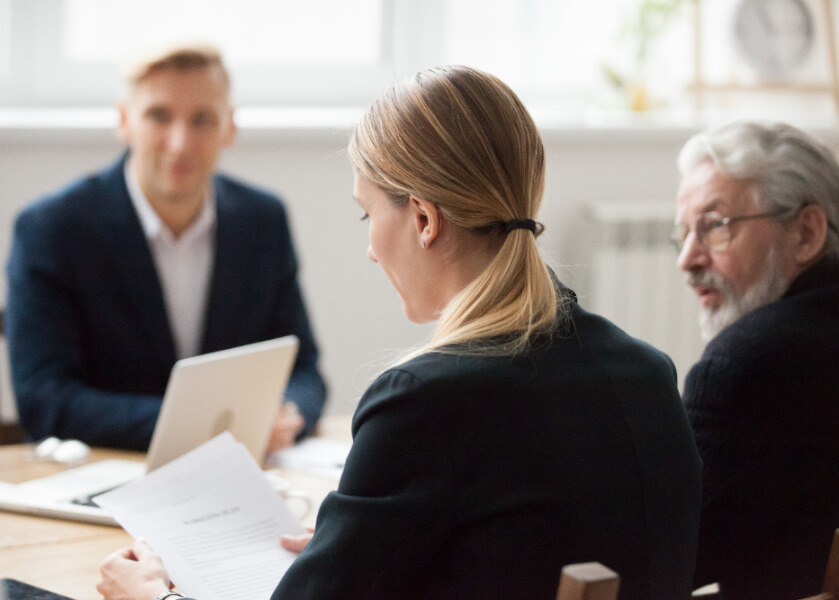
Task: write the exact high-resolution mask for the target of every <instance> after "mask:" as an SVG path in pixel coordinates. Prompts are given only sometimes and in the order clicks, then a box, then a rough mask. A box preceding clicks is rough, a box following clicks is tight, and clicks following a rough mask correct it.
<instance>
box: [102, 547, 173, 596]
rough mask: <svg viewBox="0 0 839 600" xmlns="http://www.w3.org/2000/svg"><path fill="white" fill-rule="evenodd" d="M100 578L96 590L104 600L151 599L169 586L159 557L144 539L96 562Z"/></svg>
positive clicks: (166, 574) (170, 586)
mask: <svg viewBox="0 0 839 600" xmlns="http://www.w3.org/2000/svg"><path fill="white" fill-rule="evenodd" d="M99 572H100V573H101V574H102V581H100V582H99V583H97V584H96V589H97V590H98V591H99V593H100V594H102V595H103V596H104V597H105V600H151V599H152V598H154V597H155V596H157V595H158V594H160V592H163V591H164V590H168V589H172V584H171V582H170V581H169V574H168V573H167V572H166V568H165V567H164V566H163V561H161V560H160V557H159V556H158V555H157V554H155V553H154V552H152V549H151V548H150V547H149V545H148V544H146V543H145V542H144V541H141V540H137V541H135V542H134V545H133V546H132V547H130V548H122V549H120V550H117V551H116V552H113V553H112V554H109V555H108V556H107V557H106V558H105V560H103V561H102V563H101V564H100V565H99Z"/></svg>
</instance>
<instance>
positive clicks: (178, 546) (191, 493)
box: [96, 432, 306, 600]
mask: <svg viewBox="0 0 839 600" xmlns="http://www.w3.org/2000/svg"><path fill="white" fill-rule="evenodd" d="M96 503H97V504H99V505H100V506H102V507H103V508H105V509H106V510H108V511H109V512H110V513H111V514H112V515H113V516H114V518H115V519H116V520H117V521H118V522H119V524H120V525H122V526H123V527H124V528H125V530H126V531H128V533H130V534H131V535H132V536H133V537H135V538H138V537H142V538H144V539H145V540H146V541H147V542H148V544H149V545H150V546H151V547H152V549H153V550H154V551H155V552H156V553H157V554H159V555H160V556H161V558H162V559H163V563H164V565H165V566H166V569H167V570H168V571H169V577H170V578H171V579H172V581H174V582H175V584H176V585H177V586H178V588H179V589H180V590H181V591H182V592H183V593H185V594H187V595H189V596H193V597H195V598H201V600H228V599H229V600H250V599H251V598H252V599H254V600H265V598H268V597H270V595H271V592H273V590H274V588H275V587H276V585H277V583H279V581H280V578H281V577H282V576H283V574H284V573H285V571H286V570H287V569H288V567H289V566H290V565H291V563H292V562H293V561H294V558H295V557H296V556H297V555H296V554H294V553H291V552H288V551H287V550H285V549H283V548H282V547H280V545H279V537H280V535H281V534H285V533H287V534H292V535H298V534H301V533H305V531H306V530H305V528H304V527H303V525H302V524H301V523H300V521H299V520H298V519H297V517H295V516H294V514H293V513H292V512H291V511H290V510H289V508H288V507H287V506H286V504H285V502H284V501H283V500H282V498H280V496H279V494H277V493H276V492H275V491H274V490H273V489H272V488H271V486H270V484H269V483H268V481H267V480H266V478H265V477H264V475H263V473H262V470H261V469H260V468H259V465H257V464H256V462H255V461H254V460H253V458H252V457H251V455H250V454H249V453H248V451H247V450H246V449H245V447H244V446H243V445H242V444H239V443H238V442H236V441H235V440H234V439H233V436H231V435H230V434H229V433H227V432H225V433H222V434H221V435H219V436H217V437H215V438H213V439H212V440H210V441H209V442H207V443H205V444H203V445H201V446H199V447H198V448H196V449H195V450H193V451H191V452H189V453H187V454H185V455H183V456H181V457H180V458H178V459H175V460H173V461H172V462H170V463H168V464H166V465H165V466H163V467H160V468H159V469H157V470H155V471H154V472H152V473H150V474H148V475H146V476H145V477H144V478H142V479H140V480H138V481H135V482H132V483H129V484H127V485H125V486H123V487H121V488H119V489H116V490H114V491H112V492H108V493H107V494H103V495H101V496H98V497H97V498H96Z"/></svg>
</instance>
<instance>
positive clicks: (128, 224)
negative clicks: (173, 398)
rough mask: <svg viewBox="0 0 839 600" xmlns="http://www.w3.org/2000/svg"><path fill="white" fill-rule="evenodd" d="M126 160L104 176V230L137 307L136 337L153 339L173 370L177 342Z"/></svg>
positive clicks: (123, 282) (121, 282)
mask: <svg viewBox="0 0 839 600" xmlns="http://www.w3.org/2000/svg"><path fill="white" fill-rule="evenodd" d="M126 158H127V155H125V156H123V158H122V159H121V160H119V161H118V162H117V163H116V164H114V165H113V166H112V167H110V168H109V169H108V170H106V171H104V172H103V174H102V183H103V192H104V193H103V202H102V207H103V212H102V220H103V221H104V223H103V226H102V227H101V228H100V230H101V231H103V232H107V234H108V235H109V236H110V237H111V239H112V240H113V244H112V249H113V259H114V261H115V263H116V264H117V265H118V266H119V268H117V269H115V275H114V276H115V278H117V279H118V281H115V282H114V283H115V284H118V285H119V286H121V287H122V288H123V289H124V291H125V294H126V297H127V298H128V300H129V302H132V303H133V304H134V307H135V314H136V316H137V320H136V326H137V331H136V334H137V335H139V336H142V337H144V338H146V339H148V340H153V344H152V345H153V346H154V347H156V350H157V353H158V358H159V360H160V361H161V365H166V367H165V368H167V369H170V368H171V365H172V364H174V362H175V359H176V355H175V345H174V339H173V337H172V331H171V328H170V327H169V319H168V317H167V314H166V306H165V303H164V300H163V290H162V288H161V285H160V279H159V277H158V275H157V269H156V268H155V265H154V260H153V258H152V255H151V251H150V249H149V245H148V241H147V240H146V236H145V233H144V232H143V229H142V226H141V225H140V220H139V217H138V216H137V213H136V211H135V210H134V205H133V204H132V202H131V198H130V197H129V195H128V188H127V186H126V184H125V177H124V168H125V160H126Z"/></svg>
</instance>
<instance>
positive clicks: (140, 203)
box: [125, 157, 216, 358]
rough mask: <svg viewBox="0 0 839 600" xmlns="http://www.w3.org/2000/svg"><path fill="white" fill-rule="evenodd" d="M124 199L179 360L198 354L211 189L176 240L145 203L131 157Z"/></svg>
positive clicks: (211, 230)
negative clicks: (139, 231)
mask: <svg viewBox="0 0 839 600" xmlns="http://www.w3.org/2000/svg"><path fill="white" fill-rule="evenodd" d="M125 181H126V184H127V186H128V195H129V196H130V197H131V202H132V203H133V205H134V210H136V211H137V216H138V217H139V219H140V224H141V226H142V227H143V232H144V233H145V236H146V240H147V241H148V243H149V248H150V250H151V254H152V258H153V259H154V264H155V267H156V268H157V276H158V279H159V280H160V286H161V287H162V288H163V299H164V302H165V304H166V314H167V316H168V318H169V327H170V329H171V330H172V335H173V336H174V342H175V351H176V353H177V357H178V358H185V357H188V356H195V355H196V354H199V352H200V350H201V338H202V335H203V333H204V314H205V311H206V305H207V294H208V291H209V285H210V274H211V272H212V264H213V257H214V255H215V230H216V201H215V193H214V191H213V190H212V188H211V187H210V189H208V190H207V197H206V198H205V200H204V205H203V207H202V209H201V213H200V214H199V215H198V218H197V219H196V220H195V222H194V223H192V225H190V226H189V228H187V229H186V231H184V232H183V233H182V234H181V235H180V237H178V238H177V239H176V238H175V236H174V235H172V232H171V231H170V230H169V229H168V228H167V227H166V225H164V224H163V221H161V220H160V217H159V216H158V215H157V213H156V212H155V210H154V209H153V208H152V206H151V204H149V201H148V199H147V198H146V196H145V194H144V193H143V190H142V189H141V187H140V182H139V181H138V179H137V175H136V173H135V171H134V168H133V165H132V163H131V159H130V157H129V160H127V161H126V163H125Z"/></svg>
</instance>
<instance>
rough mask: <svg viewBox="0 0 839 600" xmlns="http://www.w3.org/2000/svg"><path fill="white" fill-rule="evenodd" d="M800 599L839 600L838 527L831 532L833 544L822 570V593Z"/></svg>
mask: <svg viewBox="0 0 839 600" xmlns="http://www.w3.org/2000/svg"><path fill="white" fill-rule="evenodd" d="M801 600H839V529H837V530H836V531H834V532H833V545H832V546H831V547H830V556H829V557H828V559H827V568H826V569H825V571H824V583H823V584H822V593H821V594H819V595H818V596H810V597H809V598H802V599H801Z"/></svg>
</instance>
